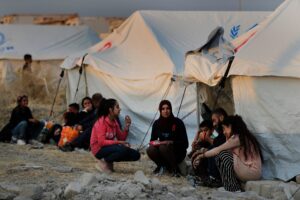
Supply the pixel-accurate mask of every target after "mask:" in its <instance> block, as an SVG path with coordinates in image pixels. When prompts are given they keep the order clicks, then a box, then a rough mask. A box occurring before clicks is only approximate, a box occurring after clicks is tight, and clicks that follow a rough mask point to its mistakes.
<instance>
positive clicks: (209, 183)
mask: <svg viewBox="0 0 300 200" xmlns="http://www.w3.org/2000/svg"><path fill="white" fill-rule="evenodd" d="M203 186H206V187H211V188H218V187H222V186H223V184H222V180H220V179H218V178H215V177H212V176H209V177H208V178H207V179H204V180H203Z"/></svg>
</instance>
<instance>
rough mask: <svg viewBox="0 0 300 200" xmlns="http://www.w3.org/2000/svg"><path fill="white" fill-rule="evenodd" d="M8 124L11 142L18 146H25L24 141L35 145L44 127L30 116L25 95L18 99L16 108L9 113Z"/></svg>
mask: <svg viewBox="0 0 300 200" xmlns="http://www.w3.org/2000/svg"><path fill="white" fill-rule="evenodd" d="M9 124H10V128H11V132H12V137H11V142H12V143H17V144H19V145H24V144H26V140H28V141H29V143H35V142H36V138H37V137H38V135H39V133H40V132H41V130H42V129H43V127H44V123H43V122H40V121H38V120H37V119H35V118H34V117H33V116H32V113H31V110H30V108H29V107H28V97H27V96H26V95H23V96H19V97H18V99H17V106H16V107H15V108H14V109H13V111H12V113H11V117H10V121H9Z"/></svg>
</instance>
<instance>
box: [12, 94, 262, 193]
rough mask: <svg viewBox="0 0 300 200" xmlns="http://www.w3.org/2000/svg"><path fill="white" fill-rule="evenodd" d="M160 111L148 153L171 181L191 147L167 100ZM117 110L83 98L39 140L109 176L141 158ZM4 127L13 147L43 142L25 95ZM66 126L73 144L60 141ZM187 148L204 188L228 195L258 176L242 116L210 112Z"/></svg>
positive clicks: (97, 97) (113, 103) (257, 153)
mask: <svg viewBox="0 0 300 200" xmlns="http://www.w3.org/2000/svg"><path fill="white" fill-rule="evenodd" d="M158 109H159V113H160V116H159V118H158V119H157V120H156V121H155V122H154V123H153V126H152V133H151V138H150V142H149V146H148V148H147V150H146V153H147V155H148V157H149V158H150V159H151V160H152V161H153V162H154V163H155V164H156V168H155V169H154V171H153V173H154V174H156V175H163V174H164V173H165V172H170V173H171V175H172V176H174V177H180V175H181V172H180V169H179V167H178V166H179V164H180V163H181V162H183V161H185V158H186V155H187V149H188V147H189V142H188V137H187V132H186V128H185V125H184V123H183V121H182V120H181V119H179V118H177V117H175V116H174V115H173V113H172V105H171V103H170V101H168V100H162V101H161V102H160V104H159V107H158ZM120 111H121V108H120V105H119V103H118V101H117V100H115V99H105V98H103V97H102V95H101V94H99V93H96V94H94V95H93V96H92V98H89V97H85V98H84V99H83V100H82V110H81V111H80V112H79V106H78V104H76V103H74V104H70V105H69V109H68V111H67V112H66V113H65V114H64V125H63V126H61V125H59V124H51V127H48V132H47V134H46V136H45V137H43V140H42V141H43V142H49V141H54V142H55V143H56V144H58V145H59V146H60V149H61V150H63V151H72V150H74V148H76V147H78V148H85V149H90V150H91V152H92V154H93V155H94V156H95V158H97V160H98V162H97V163H96V166H95V167H96V169H98V170H100V171H102V172H106V173H111V172H113V171H114V165H113V164H114V162H120V161H137V160H139V159H140V152H139V151H138V150H135V149H133V148H131V146H130V144H129V143H128V142H127V141H126V138H127V136H128V133H129V129H130V125H131V118H130V117H129V116H126V117H125V123H124V128H123V130H122V128H121V124H120V120H119V115H120ZM7 127H8V128H9V129H10V131H11V142H12V143H17V144H26V142H28V143H34V142H33V141H36V140H39V141H41V139H39V138H41V137H40V135H41V134H40V133H41V132H42V129H43V128H45V127H47V123H46V122H44V121H38V120H36V119H35V118H34V117H33V116H32V113H31V110H30V109H29V107H28V97H27V96H25V95H24V96H20V97H18V99H17V106H16V107H15V108H14V109H13V111H12V114H11V119H10V122H9V124H8V125H7ZM65 127H72V130H76V131H77V133H78V135H77V136H76V137H74V138H73V139H72V140H71V141H69V140H68V139H66V141H64V139H65V138H63V132H64V128H65ZM62 138H63V139H62ZM191 147H192V151H191V152H190V153H189V154H188V157H189V158H190V159H191V163H192V167H193V170H194V173H195V174H196V176H198V177H199V179H200V180H202V181H203V182H205V183H206V186H215V187H219V186H222V185H223V186H224V188H225V189H226V190H228V191H240V190H241V183H242V182H244V181H248V180H257V179H259V178H260V176H261V168H262V154H261V149H260V145H259V143H258V141H257V139H256V138H255V137H254V135H253V134H251V132H250V131H249V130H248V128H247V126H246V124H245V122H244V121H243V119H242V118H241V117H240V116H238V115H234V116H227V114H226V112H225V110H224V109H222V108H218V109H216V110H214V111H213V112H212V115H211V120H204V121H202V122H201V123H200V125H199V131H198V132H197V134H196V135H195V138H194V140H193V143H192V145H191Z"/></svg>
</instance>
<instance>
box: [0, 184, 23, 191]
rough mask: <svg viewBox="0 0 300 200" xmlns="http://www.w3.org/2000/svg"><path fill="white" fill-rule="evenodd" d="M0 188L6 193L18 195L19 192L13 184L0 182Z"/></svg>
mask: <svg viewBox="0 0 300 200" xmlns="http://www.w3.org/2000/svg"><path fill="white" fill-rule="evenodd" d="M0 187H1V188H3V189H4V190H6V191H8V192H13V193H19V192H21V188H20V187H18V186H17V185H15V184H13V183H5V182H1V183H0Z"/></svg>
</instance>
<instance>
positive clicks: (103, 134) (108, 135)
mask: <svg viewBox="0 0 300 200" xmlns="http://www.w3.org/2000/svg"><path fill="white" fill-rule="evenodd" d="M127 135H128V131H124V132H122V131H121V129H120V126H119V124H118V122H117V121H116V120H114V121H111V120H110V119H109V118H108V117H101V118H100V119H98V120H97V121H96V122H95V124H94V127H93V130H92V135H91V141H90V143H91V150H92V153H93V154H94V155H96V154H97V153H98V151H99V150H100V149H101V148H102V147H104V146H109V145H113V144H120V142H119V141H120V140H121V141H124V140H126V138H127Z"/></svg>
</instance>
